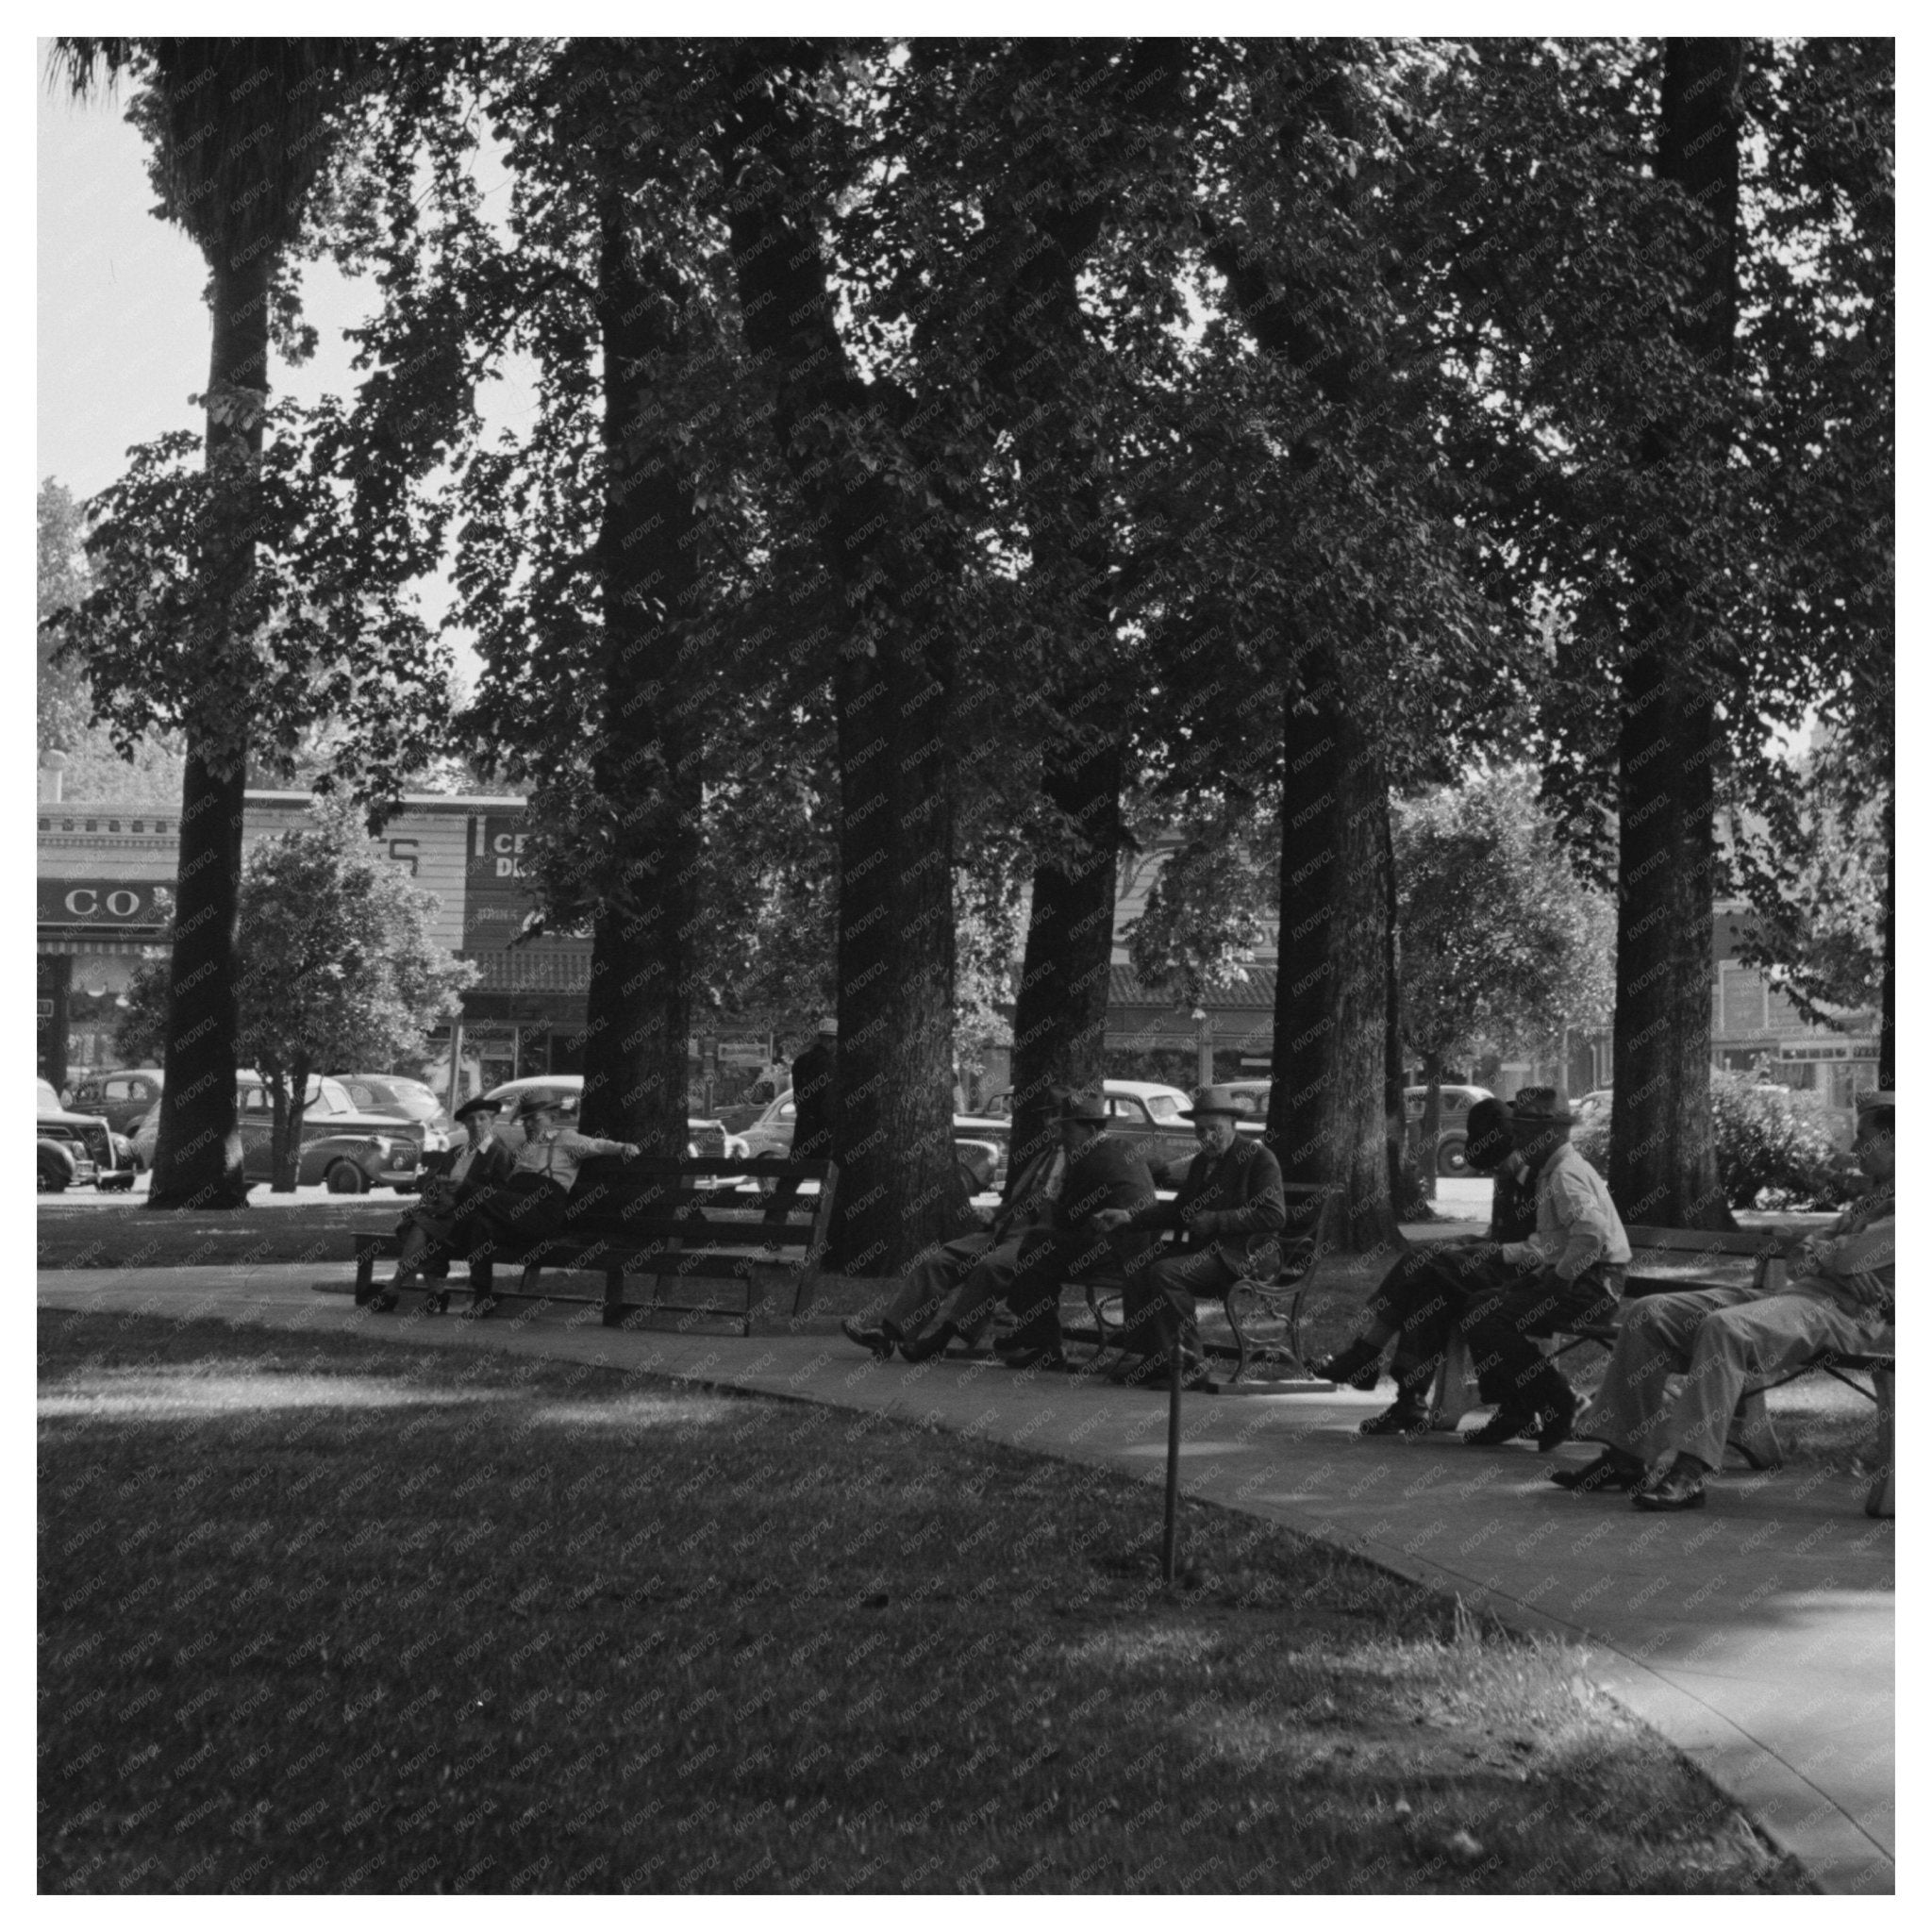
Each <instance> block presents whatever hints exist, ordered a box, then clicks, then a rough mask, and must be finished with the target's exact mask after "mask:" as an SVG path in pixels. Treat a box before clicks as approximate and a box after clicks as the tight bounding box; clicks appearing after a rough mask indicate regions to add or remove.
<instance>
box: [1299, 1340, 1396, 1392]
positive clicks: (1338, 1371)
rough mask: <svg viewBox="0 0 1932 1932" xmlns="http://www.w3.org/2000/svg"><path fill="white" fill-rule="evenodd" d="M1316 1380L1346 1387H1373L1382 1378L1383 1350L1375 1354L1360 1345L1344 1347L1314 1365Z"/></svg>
mask: <svg viewBox="0 0 1932 1932" xmlns="http://www.w3.org/2000/svg"><path fill="white" fill-rule="evenodd" d="M1314 1376H1315V1380H1316V1381H1318V1382H1334V1383H1337V1384H1339V1385H1340V1386H1341V1387H1342V1388H1344V1389H1361V1390H1365V1391H1366V1390H1370V1389H1373V1388H1374V1386H1375V1384H1376V1383H1377V1382H1379V1381H1380V1380H1381V1379H1382V1352H1381V1350H1380V1349H1376V1350H1375V1351H1374V1353H1373V1354H1372V1353H1370V1352H1369V1351H1368V1350H1366V1349H1364V1348H1362V1347H1360V1346H1359V1345H1357V1346H1352V1347H1349V1348H1344V1349H1341V1350H1340V1351H1338V1352H1337V1353H1336V1354H1334V1355H1331V1356H1328V1357H1324V1359H1323V1360H1321V1361H1319V1362H1317V1363H1316V1364H1315V1367H1314Z"/></svg>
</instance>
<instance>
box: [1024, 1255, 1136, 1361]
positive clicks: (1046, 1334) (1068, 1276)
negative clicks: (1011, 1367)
mask: <svg viewBox="0 0 1932 1932" xmlns="http://www.w3.org/2000/svg"><path fill="white" fill-rule="evenodd" d="M1112 1265H1114V1249H1113V1244H1112V1243H1111V1242H1110V1241H1108V1238H1107V1237H1106V1236H1105V1235H1104V1234H1096V1233H1093V1232H1091V1231H1090V1230H1087V1229H1081V1228H1069V1229H1060V1228H1037V1229H1035V1230H1034V1232H1033V1233H1031V1234H1029V1235H1027V1236H1026V1237H1025V1238H1024V1240H1023V1241H1021V1243H1020V1256H1019V1265H1018V1266H1017V1267H1016V1268H1015V1269H1014V1271H1013V1276H1012V1280H1011V1282H1010V1283H1009V1284H1008V1286H1007V1287H1006V1289H1005V1297H1006V1303H1007V1306H1008V1307H1009V1308H1011V1309H1012V1311H1013V1319H1014V1320H1015V1322H1016V1323H1017V1324H1019V1325H1018V1327H1017V1328H1016V1329H1015V1331H1014V1334H1013V1337H1012V1343H1013V1346H1014V1347H1015V1348H1057V1347H1058V1345H1059V1340H1060V1284H1061V1282H1063V1281H1071V1280H1074V1278H1076V1277H1077V1276H1079V1275H1081V1274H1094V1273H1096V1272H1098V1271H1099V1270H1101V1269H1103V1268H1107V1267H1109V1266H1112Z"/></svg>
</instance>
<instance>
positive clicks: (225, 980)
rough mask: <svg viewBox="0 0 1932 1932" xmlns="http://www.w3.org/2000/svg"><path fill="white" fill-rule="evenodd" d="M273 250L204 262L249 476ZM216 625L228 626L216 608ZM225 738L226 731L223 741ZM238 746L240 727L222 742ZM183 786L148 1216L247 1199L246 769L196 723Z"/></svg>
mask: <svg viewBox="0 0 1932 1932" xmlns="http://www.w3.org/2000/svg"><path fill="white" fill-rule="evenodd" d="M272 274H273V252H272V251H271V250H270V249H268V248H265V247H256V248H253V249H247V250H242V251H239V252H238V253H237V255H236V256H234V257H233V258H230V257H227V256H224V255H220V254H216V255H214V256H213V258H212V260H211V266H210V272H209V280H210V284H211V291H210V295H209V311H210V314H211V316H212V319H213V325H214V329H213V336H214V340H213V344H212V348H211V350H210V354H209V358H208V426H207V460H208V467H209V469H210V470H215V469H219V468H223V467H226V466H233V467H235V468H236V469H238V470H239V469H242V468H246V469H247V470H250V471H252V470H253V469H254V467H255V466H256V465H257V464H258V461H259V458H260V455H261V440H262V427H263V423H262V411H263V408H265V406H266V402H267V395H268V347H269V341H268V300H269V287H270V281H271V277H272ZM219 541H220V544H221V547H220V549H219V552H218V553H217V554H216V555H213V556H210V557H208V558H205V559H204V561H203V568H204V570H205V571H206V573H207V575H208V580H209V581H210V582H211V583H233V582H236V581H238V580H240V579H242V578H244V577H245V576H246V575H247V573H248V568H249V563H250V559H251V557H252V554H253V545H252V542H251V541H250V539H249V536H248V534H247V532H246V530H245V529H238V530H234V531H230V532H227V533H225V535H224V536H223V537H222V538H221V539H220V540H219ZM212 621H213V622H215V623H217V624H222V625H225V624H227V623H229V622H231V621H232V620H231V619H230V618H229V617H228V616H227V615H226V613H225V609H220V614H218V615H216V616H215V617H214V618H213V619H212ZM226 644H227V640H226V639H225V638H219V639H216V640H214V649H213V650H212V651H211V653H210V656H211V658H212V659H213V661H216V662H234V661H235V654H232V653H231V652H230V651H229V650H228V649H227V648H226ZM219 701H220V702H221V703H223V704H224V705H225V706H226V707H227V708H228V709H229V711H230V713H231V715H232V713H233V712H234V711H236V710H238V709H239V710H240V711H241V712H242V713H243V714H244V716H245V715H246V714H248V713H251V712H252V710H253V693H252V692H251V691H246V690H234V691H223V692H221V693H220V694H219ZM230 734H232V735H230ZM225 737H227V738H228V741H230V742H243V741H245V738H246V732H245V729H244V730H242V731H241V732H234V731H233V730H232V724H231V725H230V733H225ZM186 740H187V755H188V756H187V769H186V772H185V774H184V775H183V779H182V788H181V839H180V846H179V859H178V871H177V873H176V875H175V944H174V951H173V955H172V958H171V960H170V963H169V973H168V1037H167V1047H166V1053H165V1057H164V1058H163V1061H162V1065H163V1067H164V1069H165V1072H166V1075H167V1080H166V1085H165V1086H164V1087H163V1089H162V1091H161V1116H160V1130H159V1135H158V1141H157V1144H156V1148H155V1176H154V1183H153V1186H152V1187H151V1189H150V1190H149V1192H148V1198H147V1205H148V1206H149V1207H150V1208H241V1207H243V1206H245V1205H246V1203H247V1199H248V1183H247V1181H246V1180H245V1179H244V1178H243V1176H242V1137H241V1134H240V1133H239V1131H238V1130H237V1127H236V1123H235V1075H236V1072H237V1068H236V1065H235V1040H236V1034H237V1031H238V1029H239V1026H240V1022H241V1014H240V1007H239V1003H238V995H237V991H236V973H237V966H238V961H237V958H236V935H237V925H238V918H239V912H240V894H241V888H242V809H243V802H244V800H243V794H244V791H245V787H246V784H247V774H246V760H245V758H243V757H242V756H241V754H240V753H239V752H238V753H237V754H236V755H235V756H234V757H233V758H227V757H219V758H218V757H216V756H214V755H212V754H211V753H210V751H209V747H208V743H207V742H206V741H205V739H204V737H203V734H202V732H201V730H200V728H199V727H198V726H197V725H196V724H195V723H194V722H193V721H192V720H191V721H190V723H189V725H188V729H187V732H186Z"/></svg>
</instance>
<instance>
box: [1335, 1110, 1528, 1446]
mask: <svg viewBox="0 0 1932 1932" xmlns="http://www.w3.org/2000/svg"><path fill="white" fill-rule="evenodd" d="M1468 1155H1469V1164H1470V1167H1471V1168H1472V1169H1473V1170H1474V1172H1475V1173H1477V1174H1490V1175H1492V1176H1493V1181H1494V1184H1493V1186H1492V1188H1491V1195H1490V1224H1489V1226H1488V1227H1487V1228H1486V1229H1485V1230H1484V1232H1483V1233H1482V1234H1480V1235H1454V1236H1451V1237H1450V1238H1449V1239H1448V1240H1447V1241H1418V1242H1416V1243H1415V1244H1414V1245H1413V1246H1410V1247H1407V1248H1406V1249H1405V1250H1404V1252H1403V1253H1402V1254H1401V1255H1399V1256H1398V1257H1396V1259H1395V1261H1394V1263H1393V1265H1392V1266H1391V1268H1390V1270H1389V1272H1388V1273H1387V1274H1384V1275H1383V1277H1382V1279H1381V1280H1380V1281H1379V1282H1378V1283H1377V1284H1376V1286H1375V1289H1374V1292H1373V1293H1372V1294H1371V1295H1370V1296H1369V1298H1368V1300H1367V1301H1366V1302H1365V1303H1364V1304H1363V1305H1362V1313H1361V1320H1360V1323H1359V1325H1358V1327H1357V1333H1356V1335H1355V1336H1354V1337H1353V1339H1352V1340H1350V1341H1349V1342H1348V1343H1347V1344H1346V1345H1345V1346H1343V1347H1342V1348H1340V1349H1338V1350H1337V1351H1336V1352H1335V1353H1334V1354H1333V1355H1331V1356H1329V1357H1326V1359H1325V1360H1323V1361H1320V1362H1317V1363H1315V1364H1314V1372H1315V1374H1317V1375H1319V1376H1321V1377H1322V1378H1323V1379H1324V1381H1329V1382H1341V1383H1345V1384H1347V1385H1348V1386H1349V1387H1350V1388H1354V1389H1373V1388H1374V1387H1375V1385H1376V1383H1377V1382H1378V1381H1379V1380H1380V1379H1381V1371H1382V1357H1383V1355H1384V1354H1385V1353H1386V1352H1387V1351H1388V1349H1389V1344H1390V1343H1391V1341H1392V1342H1393V1343H1394V1344H1395V1349H1394V1355H1393V1357H1392V1359H1391V1362H1390V1373H1391V1374H1392V1375H1393V1376H1394V1378H1395V1400H1394V1402H1393V1403H1392V1404H1391V1406H1390V1407H1388V1408H1386V1409H1384V1410H1383V1411H1382V1412H1381V1413H1380V1414H1379V1415H1374V1416H1371V1417H1369V1418H1368V1420H1367V1421H1365V1422H1363V1423H1361V1424H1358V1428H1359V1432H1360V1433H1361V1434H1362V1435H1364V1436H1398V1437H1418V1436H1427V1435H1428V1434H1430V1433H1431V1431H1432V1430H1433V1428H1434V1426H1435V1421H1436V1418H1435V1414H1434V1411H1433V1408H1432V1407H1431V1403H1432V1399H1433V1395H1434V1391H1435V1383H1436V1377H1437V1374H1438V1373H1439V1372H1440V1370H1441V1362H1442V1357H1443V1355H1444V1353H1445V1352H1446V1351H1447V1349H1448V1345H1449V1341H1450V1339H1451V1337H1452V1336H1453V1334H1454V1333H1455V1331H1456V1327H1457V1323H1458V1322H1459V1321H1460V1319H1461V1318H1462V1317H1463V1316H1465V1315H1467V1314H1468V1313H1469V1312H1470V1310H1471V1309H1472V1308H1473V1307H1475V1306H1476V1305H1477V1304H1478V1303H1479V1302H1481V1301H1483V1300H1485V1299H1487V1298H1488V1297H1489V1296H1491V1295H1493V1294H1494V1293H1495V1292H1496V1291H1497V1290H1498V1289H1500V1288H1504V1287H1507V1286H1508V1285H1509V1284H1510V1283H1512V1282H1514V1281H1517V1280H1520V1279H1521V1278H1522V1276H1523V1273H1524V1271H1523V1269H1522V1268H1521V1267H1520V1266H1518V1265H1517V1264H1515V1263H1512V1262H1507V1261H1505V1260H1504V1258H1503V1248H1504V1246H1505V1245H1506V1244H1507V1243H1508V1242H1511V1241H1527V1240H1528V1239H1529V1238H1530V1236H1531V1235H1533V1234H1534V1233H1535V1232H1536V1177H1535V1174H1534V1173H1533V1172H1532V1170H1531V1168H1530V1166H1529V1164H1528V1162H1527V1161H1525V1160H1524V1158H1523V1156H1522V1155H1521V1154H1520V1153H1518V1152H1517V1151H1516V1149H1515V1147H1514V1146H1513V1145H1512V1136H1511V1130H1510V1110H1509V1103H1508V1102H1507V1100H1498V1099H1497V1098H1496V1097H1495V1096H1494V1095H1493V1094H1486V1095H1485V1096H1484V1097H1483V1098H1482V1099H1480V1100H1478V1101H1477V1102H1476V1103H1475V1105H1474V1107H1472V1108H1470V1110H1469V1144H1468Z"/></svg>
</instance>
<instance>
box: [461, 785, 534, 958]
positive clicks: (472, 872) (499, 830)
mask: <svg viewBox="0 0 1932 1932" xmlns="http://www.w3.org/2000/svg"><path fill="white" fill-rule="evenodd" d="M527 838H528V831H527V829H526V826H525V819H524V816H523V814H522V813H521V812H518V813H516V814H514V815H511V814H509V813H499V812H481V813H478V814H477V815H476V816H475V817H474V818H472V819H471V821H470V841H469V848H468V858H467V859H466V860H465V863H464V866H463V950H464V952H466V953H500V952H502V951H504V950H505V948H506V947H508V945H509V943H510V941H512V940H514V939H516V938H517V937H518V936H519V935H520V934H521V933H522V932H523V930H524V928H525V924H527V922H528V921H529V920H530V919H531V918H532V917H533V916H534V915H535V913H536V910H537V902H536V900H535V899H534V898H533V897H532V896H531V895H530V891H529V888H528V886H527V885H526V884H525V871H524V845H525V840H526V839H527Z"/></svg>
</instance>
